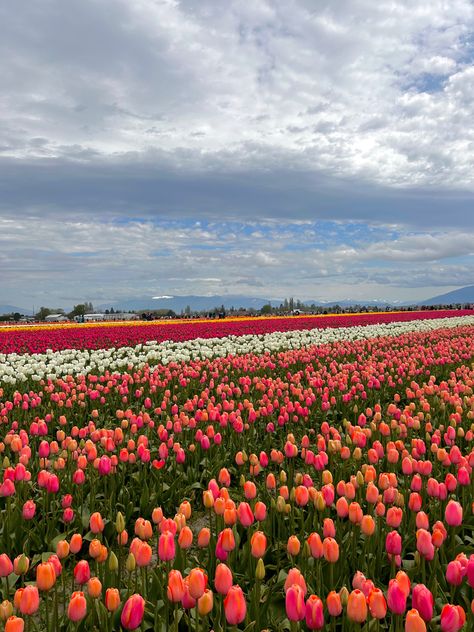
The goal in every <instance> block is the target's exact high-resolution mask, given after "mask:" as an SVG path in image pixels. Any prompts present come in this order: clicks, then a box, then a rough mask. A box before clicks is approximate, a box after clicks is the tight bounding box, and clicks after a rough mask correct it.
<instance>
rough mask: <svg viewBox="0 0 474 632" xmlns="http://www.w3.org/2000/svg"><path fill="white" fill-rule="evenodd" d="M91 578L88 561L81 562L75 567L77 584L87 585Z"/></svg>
mask: <svg viewBox="0 0 474 632" xmlns="http://www.w3.org/2000/svg"><path fill="white" fill-rule="evenodd" d="M90 577H91V570H90V568H89V562H87V560H80V561H79V562H78V563H77V564H76V566H75V567H74V581H75V582H76V584H81V585H82V584H87V582H88V581H89V579H90Z"/></svg>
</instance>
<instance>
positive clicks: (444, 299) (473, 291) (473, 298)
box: [421, 285, 474, 305]
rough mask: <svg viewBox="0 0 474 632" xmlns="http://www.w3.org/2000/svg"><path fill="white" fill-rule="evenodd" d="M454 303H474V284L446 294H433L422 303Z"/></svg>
mask: <svg viewBox="0 0 474 632" xmlns="http://www.w3.org/2000/svg"><path fill="white" fill-rule="evenodd" d="M454 303H474V285H467V286H466V287H461V288H459V290H453V291H452V292H447V293H446V294H440V295H439V296H433V298H429V299H427V300H426V301H421V304H422V305H451V304H454Z"/></svg>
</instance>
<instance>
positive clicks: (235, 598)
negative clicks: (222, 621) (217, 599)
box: [224, 586, 247, 625]
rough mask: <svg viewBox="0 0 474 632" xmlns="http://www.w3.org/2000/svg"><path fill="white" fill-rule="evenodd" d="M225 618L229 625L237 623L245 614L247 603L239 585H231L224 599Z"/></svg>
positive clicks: (240, 621)
mask: <svg viewBox="0 0 474 632" xmlns="http://www.w3.org/2000/svg"><path fill="white" fill-rule="evenodd" d="M224 612H225V618H226V621H227V623H229V625H239V623H242V621H243V620H244V619H245V615H246V614H247V604H246V602H245V597H244V593H243V592H242V588H240V586H231V588H230V589H229V592H228V593H227V595H226V597H225V599H224Z"/></svg>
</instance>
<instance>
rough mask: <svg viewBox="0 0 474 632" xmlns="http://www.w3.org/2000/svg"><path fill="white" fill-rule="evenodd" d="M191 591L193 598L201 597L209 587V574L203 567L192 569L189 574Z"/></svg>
mask: <svg viewBox="0 0 474 632" xmlns="http://www.w3.org/2000/svg"><path fill="white" fill-rule="evenodd" d="M188 582H189V593H190V595H191V597H192V598H193V599H199V598H200V597H202V595H203V594H204V591H205V590H206V587H207V575H206V573H205V572H204V571H203V570H202V569H201V568H193V569H191V571H190V573H189V575H188Z"/></svg>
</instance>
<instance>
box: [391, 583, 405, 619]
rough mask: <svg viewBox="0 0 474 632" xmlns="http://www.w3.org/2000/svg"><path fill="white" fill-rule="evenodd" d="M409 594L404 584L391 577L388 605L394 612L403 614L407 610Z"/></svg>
mask: <svg viewBox="0 0 474 632" xmlns="http://www.w3.org/2000/svg"><path fill="white" fill-rule="evenodd" d="M406 602H407V595H406V592H405V590H404V588H403V586H402V585H401V584H400V583H399V582H398V581H397V580H396V579H391V580H390V582H389V584H388V590H387V603H388V607H389V608H390V610H391V611H392V612H393V613H394V614H398V615H400V614H403V613H404V612H405V610H406Z"/></svg>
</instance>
